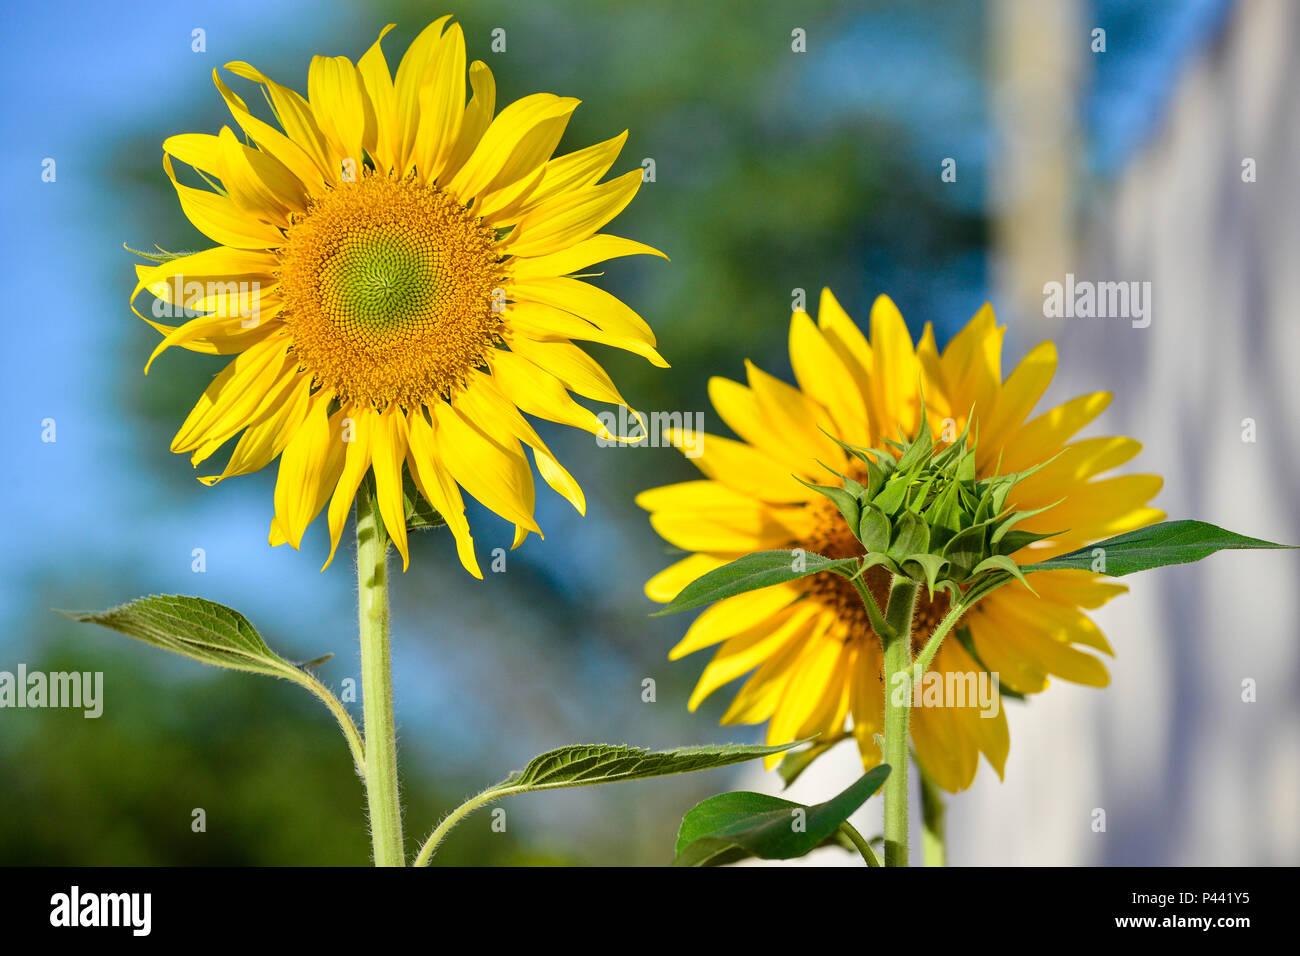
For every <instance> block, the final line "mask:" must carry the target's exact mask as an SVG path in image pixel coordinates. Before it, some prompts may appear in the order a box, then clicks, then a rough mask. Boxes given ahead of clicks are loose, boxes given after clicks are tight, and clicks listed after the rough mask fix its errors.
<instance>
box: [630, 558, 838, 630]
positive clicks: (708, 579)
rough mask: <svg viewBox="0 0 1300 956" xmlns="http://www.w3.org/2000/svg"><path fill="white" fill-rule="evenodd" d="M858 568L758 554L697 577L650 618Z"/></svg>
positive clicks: (832, 560) (835, 562)
mask: <svg viewBox="0 0 1300 956" xmlns="http://www.w3.org/2000/svg"><path fill="white" fill-rule="evenodd" d="M856 569H857V559H856V558H827V557H823V556H822V555H820V554H816V553H814V552H811V551H807V552H803V553H802V554H801V555H799V556H797V557H796V555H795V554H794V553H793V552H791V551H755V552H754V553H753V554H747V555H745V556H744V557H742V558H737V559H736V560H735V561H732V562H731V563H730V564H724V565H723V566H722V567H720V568H715V569H714V570H712V571H710V572H709V573H708V574H705V575H702V576H701V577H698V578H696V579H695V580H694V581H692V582H691V583H690V584H688V585H686V587H684V588H682V591H681V593H680V594H678V595H677V597H675V598H673V599H672V600H671V601H669V602H668V604H667V606H666V607H664V608H663V609H662V610H660V611H656V612H655V613H654V614H653V615H651V616H652V617H659V616H660V615H663V614H676V613H677V612H678V611H689V610H690V609H691V608H696V607H701V606H703V605H705V604H712V603H713V602H714V601H720V600H722V599H723V598H727V597H732V596H733V595H736V594H743V593H745V592H746V591H756V590H758V589H759V588H766V587H771V586H772V585H773V584H783V583H785V582H786V581H797V580H798V579H799V578H806V577H808V576H810V575H813V574H819V573H821V572H822V571H832V572H834V573H836V574H839V575H841V576H842V577H848V576H849V575H851V574H852V573H853V572H854V571H855V570H856Z"/></svg>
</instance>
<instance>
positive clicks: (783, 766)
mask: <svg viewBox="0 0 1300 956" xmlns="http://www.w3.org/2000/svg"><path fill="white" fill-rule="evenodd" d="M852 736H853V734H851V733H847V732H840V733H838V734H836V735H835V736H833V737H826V738H818V739H817V740H815V741H813V742H812V744H810V745H809V746H807V747H805V748H803V749H802V750H795V751H793V752H791V753H788V754H786V755H785V757H783V758H782V760H781V762H780V764H778V765H777V768H776V772H777V773H778V774H780V775H781V780H782V782H783V783H784V784H785V785H786V786H787V787H788V786H790V784H792V783H794V782H795V781H796V780H798V779H799V776H800V775H801V774H802V773H803V772H804V771H805V770H807V769H808V768H809V767H810V766H812V762H813V761H814V760H816V759H817V758H818V757H820V756H821V755H822V754H824V753H826V751H828V750H830V749H831V748H832V747H834V746H835V745H836V744H841V743H843V742H844V741H846V740H848V739H849V738H850V737H852Z"/></svg>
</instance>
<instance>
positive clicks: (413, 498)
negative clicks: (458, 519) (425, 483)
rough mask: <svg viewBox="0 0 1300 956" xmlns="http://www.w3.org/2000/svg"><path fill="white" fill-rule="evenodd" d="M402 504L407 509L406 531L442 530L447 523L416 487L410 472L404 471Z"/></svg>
mask: <svg viewBox="0 0 1300 956" xmlns="http://www.w3.org/2000/svg"><path fill="white" fill-rule="evenodd" d="M402 504H403V506H404V507H405V509H406V530H407V531H427V530H429V529H430V528H441V527H443V526H444V525H445V524H446V523H447V522H446V521H445V520H444V519H443V517H442V515H441V514H439V513H438V511H437V509H435V508H434V507H433V505H431V504H429V502H427V501H426V500H425V499H424V495H422V494H420V490H419V489H418V488H416V487H415V480H414V479H413V478H411V473H410V472H409V471H406V470H403V471H402Z"/></svg>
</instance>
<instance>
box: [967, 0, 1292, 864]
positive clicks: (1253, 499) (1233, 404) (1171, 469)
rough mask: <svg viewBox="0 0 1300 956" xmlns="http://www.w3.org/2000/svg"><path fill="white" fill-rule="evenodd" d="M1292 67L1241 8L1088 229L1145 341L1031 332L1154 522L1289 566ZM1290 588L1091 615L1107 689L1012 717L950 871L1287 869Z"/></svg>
mask: <svg viewBox="0 0 1300 956" xmlns="http://www.w3.org/2000/svg"><path fill="white" fill-rule="evenodd" d="M1297 49H1300V4H1295V3H1292V2H1289V0H1246V2H1242V3H1240V4H1238V5H1237V7H1236V8H1235V9H1234V11H1233V13H1232V15H1231V17H1230V19H1229V22H1228V24H1227V27H1226V29H1225V31H1224V32H1223V34H1222V35H1221V36H1220V37H1218V38H1217V39H1215V40H1214V41H1213V42H1212V43H1211V44H1210V45H1209V46H1208V47H1207V48H1205V49H1203V50H1202V51H1201V52H1200V53H1199V54H1198V55H1197V56H1196V57H1195V58H1194V59H1193V61H1192V62H1190V63H1188V64H1187V65H1186V67H1185V72H1184V73H1183V75H1182V77H1181V79H1180V81H1179V83H1178V86H1177V89H1176V92H1175V94H1174V96H1173V97H1172V99H1171V101H1170V103H1169V104H1168V108H1167V113H1166V115H1165V117H1164V122H1163V128H1161V129H1160V130H1159V132H1158V134H1157V135H1156V136H1155V137H1154V138H1153V139H1152V140H1151V141H1150V142H1149V143H1147V144H1146V146H1145V147H1144V149H1143V150H1142V151H1141V152H1140V153H1139V155H1138V156H1136V157H1135V159H1134V160H1133V161H1132V162H1131V163H1130V164H1129V165H1128V167H1127V168H1126V169H1125V170H1124V171H1123V173H1122V174H1121V175H1120V176H1119V177H1118V179H1117V180H1116V181H1115V182H1112V183H1106V184H1101V186H1100V187H1099V188H1100V189H1101V190H1102V194H1101V195H1100V196H1099V195H1096V194H1095V193H1094V194H1090V195H1089V196H1088V197H1087V201H1086V202H1085V203H1084V204H1083V205H1082V208H1083V209H1084V210H1085V214H1086V218H1085V221H1084V223H1083V225H1082V227H1081V230H1080V232H1081V241H1080V246H1079V248H1080V250H1081V251H1080V254H1079V261H1078V263H1077V266H1076V267H1075V268H1073V269H1072V270H1071V271H1073V272H1075V273H1076V275H1077V276H1078V277H1079V278H1081V279H1083V278H1088V279H1094V280H1138V281H1149V282H1151V284H1152V295H1153V299H1152V321H1151V325H1150V327H1148V328H1145V329H1138V328H1133V327H1132V325H1131V323H1129V322H1126V321H1124V320H1120V319H1066V320H1064V321H1063V322H1061V323H1060V324H1059V326H1058V327H1057V328H1054V329H1053V328H1050V327H1046V326H1045V327H1044V330H1043V334H1044V336H1047V335H1051V336H1052V337H1054V338H1055V339H1056V340H1057V341H1058V344H1059V345H1060V351H1061V370H1060V372H1059V373H1058V377H1057V381H1056V383H1055V384H1054V386H1053V391H1052V392H1050V393H1049V396H1048V397H1049V398H1057V399H1061V398H1065V397H1069V396H1071V395H1074V394H1078V393H1082V392H1085V391H1091V390H1094V389H1098V388H1105V389H1108V390H1110V391H1113V392H1114V393H1115V401H1114V403H1113V404H1112V405H1111V407H1110V408H1109V410H1108V411H1107V412H1106V413H1105V414H1104V415H1103V416H1102V418H1101V420H1100V422H1099V423H1098V425H1097V426H1095V427H1094V428H1093V429H1092V430H1091V433H1093V434H1129V435H1133V436H1135V437H1137V438H1139V439H1140V440H1141V441H1143V442H1144V443H1145V445H1146V448H1145V450H1144V451H1143V453H1142V454H1141V455H1140V456H1139V457H1138V459H1137V461H1136V462H1135V463H1134V464H1135V468H1136V469H1138V470H1142V471H1155V472H1159V473H1161V474H1163V475H1165V487H1164V490H1163V492H1162V493H1161V495H1160V496H1159V498H1158V499H1157V502H1156V503H1157V504H1158V505H1159V506H1160V507H1162V508H1164V510H1165V511H1167V512H1168V513H1169V515H1170V517H1174V518H1180V517H1197V518H1202V519H1204V520H1208V521H1211V522H1214V523H1216V524H1220V525H1223V526H1225V527H1227V528H1231V529H1232V530H1235V531H1240V532H1242V533H1245V534H1253V535H1256V536H1259V537H1266V538H1271V539H1272V540H1280V541H1286V542H1300V504H1298V503H1297V492H1298V491H1300V445H1298V444H1297V440H1298V439H1300V376H1298V375H1297V364H1298V363H1300V188H1298V187H1297V175H1300V63H1298V62H1297V59H1296V54H1295V51H1296V50H1297ZM1247 158H1249V159H1253V160H1254V161H1255V167H1256V181H1255V182H1244V181H1243V167H1242V163H1243V160H1245V159H1247ZM1096 188H1098V187H1094V189H1096ZM1053 279H1055V280H1057V281H1062V280H1063V279H1064V276H1063V275H1056V276H1045V277H1044V278H1043V279H1042V281H1043V282H1046V281H1051V280H1053ZM1026 318H1030V317H1028V316H1027V317H1026ZM1039 321H1041V320H1039ZM1037 337H1038V336H1027V335H1026V334H1025V332H1024V329H1023V328H1022V329H1021V330H1020V334H1019V335H1018V336H1017V339H1018V340H1019V344H1020V345H1021V346H1022V347H1027V346H1028V345H1032V343H1033V339H1035V338H1037ZM1247 418H1249V419H1253V420H1254V422H1255V428H1256V440H1255V442H1253V443H1249V442H1244V441H1243V420H1244V419H1247ZM1298 581H1300V554H1297V553H1292V552H1238V553H1231V552H1230V553H1225V554H1220V555H1217V556H1215V557H1212V558H1210V559H1208V560H1207V561H1205V562H1203V563H1201V564H1197V565H1194V566H1184V567H1180V568H1171V569H1165V570H1161V571H1153V572H1147V573H1145V574H1143V575H1139V576H1136V577H1133V578H1129V579H1127V582H1126V583H1128V584H1129V585H1130V587H1131V589H1132V590H1131V593H1130V594H1129V595H1126V596H1124V597H1122V598H1119V599H1117V600H1116V601H1115V602H1113V603H1112V604H1111V605H1110V606H1108V607H1107V608H1104V609H1103V610H1102V612H1100V613H1099V614H1098V615H1097V620H1098V623H1099V624H1100V625H1101V626H1102V628H1103V630H1104V631H1105V632H1106V634H1107V635H1108V637H1109V638H1110V640H1111V643H1112V645H1113V646H1114V647H1115V649H1116V652H1117V655H1118V656H1117V658H1116V659H1115V660H1114V662H1113V663H1112V666H1111V673H1112V677H1113V680H1112V685H1111V686H1110V687H1109V688H1107V689H1105V690H1101V691H1098V690H1088V689H1084V688H1078V687H1073V686H1070V685H1066V684H1062V683H1059V682H1058V684H1057V685H1056V686H1054V687H1052V688H1050V689H1049V690H1048V691H1047V692H1046V693H1045V694H1043V695H1041V696H1039V697H1037V698H1035V699H1034V700H1033V701H1032V702H1031V703H1030V704H1029V705H1028V706H1022V707H1009V708H1008V713H1009V717H1010V720H1011V728H1012V731H1011V735H1012V746H1011V757H1010V760H1009V761H1008V766H1007V779H1006V782H1005V783H1003V784H999V783H998V782H997V780H996V778H995V777H994V776H993V775H991V774H985V773H984V772H983V771H981V776H980V779H979V781H978V782H977V784H976V786H975V788H974V789H973V791H972V792H971V793H970V794H968V795H963V796H962V797H959V798H957V799H956V800H955V801H953V805H952V811H951V813H950V817H951V825H952V830H953V841H952V857H953V859H954V861H955V862H975V861H983V862H1006V863H1016V864H1019V863H1026V864H1087V863H1105V864H1174V865H1182V864H1206V865H1257V864H1275V865H1276V864H1288V865H1294V864H1296V863H1300V814H1298V813H1297V811H1298V810H1300V626H1298V624H1297V622H1298V621H1300V588H1298V587H1297V582H1298ZM1246 679H1251V680H1254V681H1255V682H1256V683H1257V687H1258V699H1257V701H1256V702H1255V703H1246V702H1243V700H1242V682H1243V681H1244V680H1246ZM1094 808H1102V809H1104V810H1105V811H1106V824H1107V829H1106V832H1105V833H1094V832H1093V831H1092V829H1091V826H1090V824H1091V821H1092V816H1091V815H1092V811H1093V810H1094Z"/></svg>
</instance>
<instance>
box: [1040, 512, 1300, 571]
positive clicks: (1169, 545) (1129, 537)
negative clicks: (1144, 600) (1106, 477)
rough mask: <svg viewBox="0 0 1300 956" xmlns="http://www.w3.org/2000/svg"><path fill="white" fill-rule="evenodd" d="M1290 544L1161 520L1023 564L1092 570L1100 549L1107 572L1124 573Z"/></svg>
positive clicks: (1047, 568) (1205, 525)
mask: <svg viewBox="0 0 1300 956" xmlns="http://www.w3.org/2000/svg"><path fill="white" fill-rule="evenodd" d="M1294 547H1296V546H1295V545H1290V544H1274V543H1273V542H1271V541H1263V540H1261V539H1260V538H1249V537H1246V536H1245V535H1241V534H1236V533H1234V532H1232V531H1225V530H1224V529H1223V528H1220V527H1217V526H1216V525H1212V524H1209V523H1207V522H1205V521H1162V522H1160V523H1159V524H1153V525H1151V526H1149V527H1146V528H1142V529H1140V530H1138V531H1130V532H1128V533H1127V534H1121V535H1116V536H1115V537H1113V538H1107V539H1106V540H1105V541H1098V542H1097V543H1096V544H1091V545H1089V546H1088V547H1086V548H1080V549H1079V550H1078V551H1071V552H1070V553H1069V554H1063V555H1060V556H1059V557H1055V558H1048V559H1047V560H1046V561H1039V562H1038V563H1037V564H1027V565H1024V566H1023V567H1022V568H1021V570H1022V571H1024V572H1025V573H1026V574H1028V573H1030V572H1032V571H1057V570H1063V569H1067V568H1072V569H1076V570H1082V571H1091V570H1092V569H1093V566H1094V564H1095V562H1096V561H1097V559H1098V549H1100V551H1101V553H1102V555H1104V558H1105V566H1106V569H1105V571H1104V572H1102V573H1105V574H1108V575H1110V576H1111V577H1123V576H1124V575H1126V574H1134V573H1136V572H1138V571H1146V570H1148V569H1150V568H1162V567H1166V566H1168V565H1171V564H1190V563H1192V562H1193V561H1200V560H1201V559H1202V558H1208V557H1209V556H1210V555H1212V554H1214V553H1215V552H1216V551H1228V550H1248V549H1255V548H1270V549H1271V548H1294Z"/></svg>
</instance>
